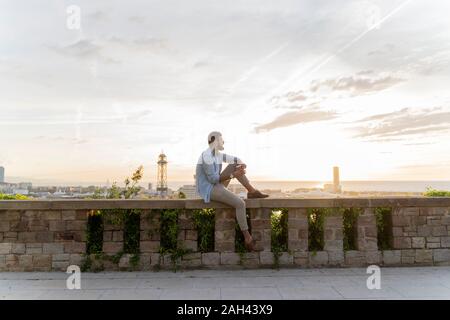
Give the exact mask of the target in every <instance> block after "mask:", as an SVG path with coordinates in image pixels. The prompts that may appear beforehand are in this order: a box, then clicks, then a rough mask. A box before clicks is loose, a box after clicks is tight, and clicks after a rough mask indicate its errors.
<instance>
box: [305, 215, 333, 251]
mask: <svg viewBox="0 0 450 320" xmlns="http://www.w3.org/2000/svg"><path fill="white" fill-rule="evenodd" d="M330 211H331V209H330V208H308V210H307V214H308V250H309V251H312V252H313V253H315V252H317V251H322V250H323V247H324V231H323V230H324V228H323V227H324V221H325V215H326V214H327V213H329V212H330Z"/></svg>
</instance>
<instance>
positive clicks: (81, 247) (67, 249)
mask: <svg viewBox="0 0 450 320" xmlns="http://www.w3.org/2000/svg"><path fill="white" fill-rule="evenodd" d="M109 243H111V242H109ZM104 245H105V244H103V247H104ZM85 252H86V243H85V242H67V243H64V253H85ZM105 252H106V251H105Z"/></svg>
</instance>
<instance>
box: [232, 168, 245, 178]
mask: <svg viewBox="0 0 450 320" xmlns="http://www.w3.org/2000/svg"><path fill="white" fill-rule="evenodd" d="M244 174H245V168H244V167H238V168H237V169H236V170H235V171H234V172H233V176H235V177H240V176H242V175H244Z"/></svg>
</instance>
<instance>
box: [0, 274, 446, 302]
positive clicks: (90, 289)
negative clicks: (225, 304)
mask: <svg viewBox="0 0 450 320" xmlns="http://www.w3.org/2000/svg"><path fill="white" fill-rule="evenodd" d="M368 276H370V275H369V274H366V269H363V268H352V269H281V270H278V271H277V270H261V269H259V270H233V271H229V270H227V271H220V270H195V271H178V272H177V273H173V272H171V271H159V272H108V273H82V274H81V289H80V290H68V289H67V287H66V279H67V277H68V274H66V273H62V272H61V273H58V272H48V273H39V272H34V273H20V272H10V273H0V300H1V299H183V300H185V299H233V300H240V299H251V300H257V299H450V267H425V268H382V269H381V289H379V290H377V289H373V290H369V289H368V288H367V285H366V281H367V278H368Z"/></svg>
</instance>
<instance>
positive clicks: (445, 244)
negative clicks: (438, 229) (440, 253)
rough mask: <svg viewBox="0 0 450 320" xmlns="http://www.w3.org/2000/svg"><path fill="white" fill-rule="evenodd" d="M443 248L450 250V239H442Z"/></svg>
mask: <svg viewBox="0 0 450 320" xmlns="http://www.w3.org/2000/svg"><path fill="white" fill-rule="evenodd" d="M441 247H442V248H450V237H441Z"/></svg>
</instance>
